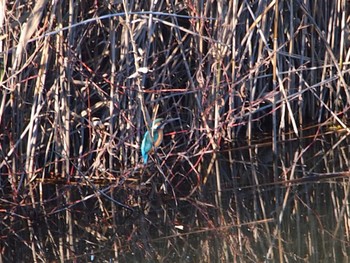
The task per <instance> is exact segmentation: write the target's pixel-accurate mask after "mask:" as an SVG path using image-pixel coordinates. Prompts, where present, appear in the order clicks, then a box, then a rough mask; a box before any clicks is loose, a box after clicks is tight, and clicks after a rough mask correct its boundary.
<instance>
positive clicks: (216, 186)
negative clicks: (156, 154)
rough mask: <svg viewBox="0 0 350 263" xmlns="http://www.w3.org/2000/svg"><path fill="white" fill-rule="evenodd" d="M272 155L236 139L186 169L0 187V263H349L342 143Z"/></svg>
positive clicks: (307, 141) (335, 140)
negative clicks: (22, 187) (15, 189)
mask: <svg viewBox="0 0 350 263" xmlns="http://www.w3.org/2000/svg"><path fill="white" fill-rule="evenodd" d="M271 149H272V145H271V139H270V138H269V137H268V136H267V137H266V136H265V139H264V140H257V141H252V142H250V143H249V142H248V141H246V140H240V141H239V142H232V143H231V144H229V145H227V146H226V147H223V150H222V151H220V152H218V153H216V154H213V153H208V154H206V155H205V157H204V161H202V162H201V163H200V164H198V165H197V166H196V167H191V165H189V162H188V160H187V161H186V160H185V159H184V160H182V162H181V159H177V160H180V161H178V163H177V164H174V165H171V164H163V165H159V166H158V167H157V166H155V165H152V164H149V167H148V168H147V169H146V170H143V171H142V172H140V170H139V169H134V170H133V169H131V170H126V171H125V174H127V175H128V176H125V177H123V179H120V178H119V181H118V180H117V179H118V178H117V179H116V180H109V179H108V178H107V177H106V178H105V181H102V182H99V183H96V181H94V180H93V178H90V179H89V178H84V177H82V178H80V180H77V181H76V182H75V183H74V184H73V183H58V182H57V181H56V182H55V181H53V182H46V183H45V184H41V185H39V184H36V185H35V187H34V188H33V189H30V188H29V187H28V189H25V190H24V191H23V192H20V193H18V194H17V195H14V194H13V189H11V187H10V185H9V182H8V179H7V178H3V177H2V178H1V184H2V197H0V204H1V207H0V219H1V220H0V222H1V223H0V226H1V227H0V231H1V232H0V235H1V238H0V248H1V249H0V252H1V258H0V259H1V262H32V261H33V258H35V259H36V260H37V261H38V262H40V261H45V262H59V261H61V262H118V261H119V262H348V261H349V258H348V254H349V252H350V233H349V231H350V217H349V213H350V207H349V189H350V185H349V180H348V178H349V174H350V172H349V138H348V136H347V135H344V134H341V133H339V132H327V131H325V132H324V133H321V134H318V135H307V134H306V135H304V138H303V139H301V140H297V139H295V138H292V137H291V138H288V137H287V138H285V139H284V141H280V142H279V143H278V152H277V155H274V154H273V152H272V150H271ZM160 155H161V154H160ZM191 160H192V163H195V160H196V157H193V159H191ZM159 167H160V168H161V169H162V173H160V172H159ZM191 168H192V170H191ZM165 177H166V178H167V179H165ZM106 182H108V184H107V183H106ZM32 197H33V198H32ZM33 201H34V203H33ZM121 204H122V205H121ZM123 205H124V206H125V207H123Z"/></svg>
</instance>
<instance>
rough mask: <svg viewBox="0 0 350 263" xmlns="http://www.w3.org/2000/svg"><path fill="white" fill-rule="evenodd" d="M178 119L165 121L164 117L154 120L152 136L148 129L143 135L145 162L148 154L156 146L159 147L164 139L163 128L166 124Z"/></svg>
mask: <svg viewBox="0 0 350 263" xmlns="http://www.w3.org/2000/svg"><path fill="white" fill-rule="evenodd" d="M177 119H178V118H176V119H170V120H165V121H163V119H162V118H158V119H155V120H154V121H153V124H152V127H151V130H150V131H151V133H152V136H151V135H150V134H149V131H146V133H145V135H144V136H143V140H142V144H141V154H142V158H143V163H144V164H147V161H148V155H149V154H150V153H152V151H154V149H155V148H157V147H158V146H159V145H160V144H161V143H162V141H163V135H164V133H163V129H164V126H165V125H166V124H167V123H169V122H170V121H173V120H177Z"/></svg>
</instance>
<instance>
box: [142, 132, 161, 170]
mask: <svg viewBox="0 0 350 263" xmlns="http://www.w3.org/2000/svg"><path fill="white" fill-rule="evenodd" d="M157 139H158V132H157V131H153V142H155V141H157ZM152 147H153V143H152V140H151V136H150V135H149V132H148V131H146V132H145V135H144V137H143V140H142V144H141V154H142V158H143V162H144V163H145V164H146V163H147V161H148V153H149V152H150V151H151V150H152Z"/></svg>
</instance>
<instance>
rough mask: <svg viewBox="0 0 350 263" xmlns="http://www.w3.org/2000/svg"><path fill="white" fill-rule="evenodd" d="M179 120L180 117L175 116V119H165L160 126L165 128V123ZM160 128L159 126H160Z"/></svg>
mask: <svg viewBox="0 0 350 263" xmlns="http://www.w3.org/2000/svg"><path fill="white" fill-rule="evenodd" d="M177 120H180V118H173V119H167V120H164V121H163V122H162V124H161V125H160V127H161V128H162V129H163V128H164V126H165V125H167V124H168V123H170V122H173V121H177ZM158 128H159V127H158Z"/></svg>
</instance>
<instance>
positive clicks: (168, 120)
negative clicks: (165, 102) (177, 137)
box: [164, 117, 180, 124]
mask: <svg viewBox="0 0 350 263" xmlns="http://www.w3.org/2000/svg"><path fill="white" fill-rule="evenodd" d="M177 120H180V118H179V117H177V118H173V119H167V120H165V121H164V123H165V124H167V123H170V122H173V121H177Z"/></svg>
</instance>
